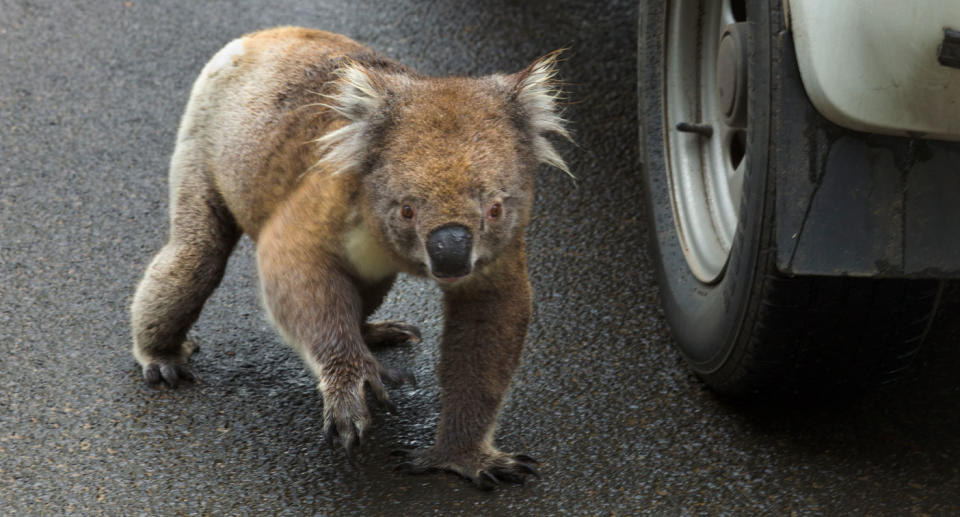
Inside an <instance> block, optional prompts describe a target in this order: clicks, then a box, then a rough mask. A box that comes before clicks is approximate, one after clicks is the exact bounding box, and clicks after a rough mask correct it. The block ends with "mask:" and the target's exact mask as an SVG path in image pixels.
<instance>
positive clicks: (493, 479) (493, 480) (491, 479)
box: [480, 470, 500, 485]
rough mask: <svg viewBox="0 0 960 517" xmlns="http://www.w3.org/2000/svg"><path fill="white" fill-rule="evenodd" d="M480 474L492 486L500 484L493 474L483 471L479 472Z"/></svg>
mask: <svg viewBox="0 0 960 517" xmlns="http://www.w3.org/2000/svg"><path fill="white" fill-rule="evenodd" d="M480 474H482V475H483V477H485V478H487V479H488V480H490V481H491V482H492V483H493V484H494V485H499V484H500V480H499V479H497V476H494V475H493V472H490V471H489V470H484V471H481V472H480Z"/></svg>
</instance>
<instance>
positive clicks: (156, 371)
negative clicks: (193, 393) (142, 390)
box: [143, 361, 200, 388]
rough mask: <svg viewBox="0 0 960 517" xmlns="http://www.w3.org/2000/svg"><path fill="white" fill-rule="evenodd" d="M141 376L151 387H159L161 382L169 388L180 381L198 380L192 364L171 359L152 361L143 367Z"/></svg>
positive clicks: (198, 377) (175, 385)
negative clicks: (175, 361)
mask: <svg viewBox="0 0 960 517" xmlns="http://www.w3.org/2000/svg"><path fill="white" fill-rule="evenodd" d="M143 378H144V380H146V381H147V384H148V385H149V386H150V387H153V388H159V387H160V386H161V385H162V384H163V383H166V384H167V385H168V386H170V387H171V388H176V387H177V386H179V385H180V383H181V382H197V381H199V380H200V376H199V375H197V371H196V370H195V369H194V368H193V366H190V365H189V364H187V363H174V362H171V361H154V362H151V363H149V364H147V365H146V366H144V367H143Z"/></svg>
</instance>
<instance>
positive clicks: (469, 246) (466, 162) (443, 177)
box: [364, 85, 536, 282]
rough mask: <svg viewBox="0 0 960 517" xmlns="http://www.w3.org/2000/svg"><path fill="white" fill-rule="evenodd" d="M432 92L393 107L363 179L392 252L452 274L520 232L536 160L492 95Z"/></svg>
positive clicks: (469, 268) (444, 275)
mask: <svg viewBox="0 0 960 517" xmlns="http://www.w3.org/2000/svg"><path fill="white" fill-rule="evenodd" d="M444 86H449V85H444ZM454 86H455V85H454ZM432 93H433V95H422V96H420V97H418V98H417V99H416V100H415V101H413V102H410V103H409V104H406V105H402V106H399V107H398V109H397V112H396V113H395V115H394V119H393V124H392V129H391V130H390V131H387V132H386V133H385V134H384V135H383V138H384V141H383V143H382V145H381V146H380V148H379V156H378V157H377V158H376V159H375V160H374V161H373V162H372V164H371V170H370V171H369V173H368V174H367V176H366V177H365V179H364V186H365V191H366V193H367V195H368V199H369V202H370V203H371V205H372V207H373V211H374V213H375V214H376V215H377V217H378V219H379V222H380V224H381V230H382V232H381V233H382V234H383V235H384V236H385V237H386V239H387V240H388V241H389V243H390V245H391V246H392V247H393V249H394V251H395V252H396V253H397V254H399V255H400V256H402V257H403V258H404V259H406V260H407V261H409V262H410V263H412V264H413V265H414V267H416V268H418V269H419V270H420V271H421V272H423V273H425V274H428V275H430V276H432V277H434V278H436V279H438V280H440V281H443V282H455V281H457V280H459V279H461V278H463V277H466V276H467V275H469V274H470V273H471V272H473V271H476V270H477V269H478V268H482V267H483V266H484V265H486V264H489V263H490V262H492V261H493V260H494V259H495V258H496V257H497V255H498V254H499V253H500V252H501V251H502V250H503V248H504V247H506V246H507V245H508V244H509V243H511V242H512V241H513V240H514V239H515V238H518V237H519V236H520V235H521V234H522V232H523V229H524V227H525V226H526V224H527V221H528V220H529V217H530V206H531V203H532V201H533V183H534V182H533V173H534V169H535V167H536V160H534V159H532V155H531V153H530V151H529V149H525V146H527V145H529V144H528V143H525V142H524V141H523V140H524V138H523V135H522V134H521V133H520V131H519V130H518V128H517V127H516V126H515V125H514V123H513V122H512V121H511V120H510V118H509V113H507V112H506V111H505V103H503V102H499V101H498V99H497V98H496V97H494V96H493V95H492V94H487V95H483V94H480V93H478V92H473V93H474V94H475V95H474V96H473V97H470V96H468V95H467V94H466V93H465V92H463V91H460V92H457V94H456V95H454V94H452V92H445V91H435V92H432ZM465 97H466V98H465ZM447 98H449V99H457V100H458V101H459V102H458V103H451V104H444V100H445V99H447Z"/></svg>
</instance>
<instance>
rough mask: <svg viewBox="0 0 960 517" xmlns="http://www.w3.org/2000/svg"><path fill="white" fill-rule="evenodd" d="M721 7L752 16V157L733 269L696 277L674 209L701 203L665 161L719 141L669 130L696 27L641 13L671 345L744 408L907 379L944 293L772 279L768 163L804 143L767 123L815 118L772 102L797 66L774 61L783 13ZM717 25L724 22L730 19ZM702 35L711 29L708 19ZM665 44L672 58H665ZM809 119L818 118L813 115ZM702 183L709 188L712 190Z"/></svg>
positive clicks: (924, 285) (653, 8)
mask: <svg viewBox="0 0 960 517" xmlns="http://www.w3.org/2000/svg"><path fill="white" fill-rule="evenodd" d="M689 3H692V4H697V2H689ZM716 3H720V2H719V1H718V2H716ZM722 3H723V5H724V8H725V9H726V8H727V7H728V6H731V5H732V6H733V9H739V11H730V12H734V13H735V15H736V16H738V17H739V18H746V20H742V19H738V21H741V22H743V23H741V24H740V25H738V27H741V29H742V30H741V34H740V39H741V41H745V42H748V44H749V46H750V47H749V51H746V52H744V53H743V56H744V58H743V59H744V61H743V63H746V65H745V66H746V67H747V68H746V72H747V73H746V87H747V89H746V92H747V94H746V96H745V101H746V115H745V125H746V128H745V129H744V131H743V132H742V133H744V134H745V148H742V149H741V150H740V152H741V153H742V154H743V156H742V159H743V160H744V167H743V169H744V170H743V171H742V185H740V189H741V190H740V191H739V192H738V193H737V195H736V196H731V198H733V199H734V200H736V201H738V203H737V206H736V210H735V215H736V222H735V226H731V227H730V228H731V230H730V232H729V233H730V238H729V251H728V252H726V255H725V257H726V259H725V261H723V262H722V267H721V268H719V269H718V268H717V266H716V265H713V266H710V265H709V264H708V262H709V261H706V262H703V263H706V264H708V265H707V266H704V267H700V266H702V263H698V261H697V259H696V258H695V257H694V258H691V257H690V255H691V251H690V248H691V247H696V246H691V245H689V242H688V241H683V239H684V238H687V239H691V237H689V234H695V233H696V230H697V228H693V226H694V225H695V224H697V222H698V220H697V219H696V218H692V217H688V216H682V215H678V206H680V205H683V206H686V205H684V203H686V204H687V205H691V204H692V205H696V203H695V202H694V203H691V202H690V200H689V199H678V196H681V195H686V194H677V193H676V192H677V190H678V189H679V187H678V184H681V183H682V181H683V178H682V177H681V176H680V175H681V174H682V173H681V172H680V171H681V168H680V166H679V165H677V166H676V167H674V168H671V167H673V166H672V165H671V163H680V162H679V160H680V158H677V155H671V154H670V153H671V152H672V149H677V148H679V147H680V146H679V145H673V146H672V147H671V143H673V144H677V142H680V143H682V144H684V145H688V144H687V142H689V140H678V139H679V138H686V139H690V138H693V139H703V140H702V141H708V139H709V138H711V136H710V135H709V134H708V132H707V131H706V130H702V129H698V128H700V127H705V126H706V125H705V124H702V123H701V122H700V121H696V120H693V121H684V122H689V123H688V124H687V126H686V127H685V129H686V131H683V132H684V133H688V134H686V135H681V136H677V133H678V131H679V130H678V126H677V125H676V124H677V123H678V121H677V120H676V119H675V118H671V116H672V115H671V114H673V113H675V112H676V109H674V105H672V104H670V102H675V101H673V100H671V99H677V98H681V97H682V96H681V95H680V94H679V93H676V91H680V90H677V88H676V84H678V82H681V83H682V81H677V80H675V79H676V77H677V76H676V73H675V70H673V69H671V66H675V65H676V66H680V65H677V63H680V62H681V61H682V59H681V60H678V59H677V58H676V56H677V55H679V53H680V51H677V50H676V49H677V48H681V49H682V48H686V47H683V46H682V44H680V43H673V42H675V41H678V40H676V39H673V40H672V39H671V37H673V36H676V37H680V36H677V33H678V31H680V32H682V31H684V30H692V31H696V30H697V26H696V25H689V27H686V26H684V25H683V24H678V23H675V22H676V20H681V19H683V16H685V15H683V13H684V12H685V11H683V9H685V8H684V7H682V6H680V4H678V3H677V2H675V1H666V2H645V1H641V2H640V13H639V34H638V53H637V56H638V58H637V60H638V102H639V139H640V154H641V158H642V175H643V181H644V186H645V190H646V194H647V199H646V210H647V220H648V223H649V225H650V232H649V233H650V236H651V242H650V246H649V252H650V255H651V259H652V261H653V263H654V264H655V265H656V268H657V279H658V284H659V287H660V299H661V304H662V306H663V310H664V313H665V316H666V319H667V321H668V323H669V326H670V328H671V330H672V333H673V337H674V341H675V344H676V347H677V349H678V350H679V352H680V354H681V355H682V356H683V358H684V359H685V360H686V362H687V364H688V365H689V366H690V368H692V370H693V371H694V372H696V374H697V375H698V376H699V377H700V378H701V379H702V380H703V381H704V382H705V383H706V384H707V385H708V386H709V387H711V388H712V389H713V390H715V391H716V392H718V393H720V394H723V395H729V396H733V397H737V398H747V399H758V398H759V399H778V400H783V399H785V398H796V397H800V398H807V397H810V396H818V395H823V394H825V393H829V394H839V393H856V392H860V391H862V390H863V389H864V388H865V387H868V386H874V385H876V384H877V383H879V382H884V381H887V380H890V379H893V378H895V377H896V375H897V374H898V373H900V372H902V371H904V370H905V369H906V367H907V366H908V365H909V364H910V362H911V360H912V359H913V357H914V356H915V355H916V353H917V351H918V349H919V347H920V345H921V343H922V342H923V339H924V337H925V335H926V332H927V330H928V328H929V326H930V322H931V321H932V316H933V314H934V312H935V309H936V306H937V303H938V300H939V295H940V292H941V288H940V286H941V283H940V282H939V281H937V280H906V279H871V278H851V277H814V276H788V275H785V274H782V273H780V272H779V271H778V269H777V266H776V257H775V255H776V253H775V252H774V251H775V250H776V225H775V217H776V213H775V205H776V203H775V199H776V190H775V189H776V181H775V178H776V174H777V170H776V166H777V164H776V163H775V162H776V161H775V160H771V159H769V156H772V155H773V153H774V152H775V151H776V149H775V148H774V147H773V146H787V145H799V143H797V144H795V143H793V142H775V141H772V140H771V120H775V121H776V123H777V124H790V123H794V124H799V123H804V121H805V120H806V121H807V122H809V120H811V118H809V117H808V118H806V119H804V118H796V117H793V118H789V117H788V118H782V117H778V114H779V113H780V112H781V110H782V107H781V106H780V105H778V102H780V99H779V98H778V97H777V96H776V95H772V94H771V78H776V77H783V76H790V77H798V74H797V72H796V63H795V61H794V60H792V59H791V60H784V59H773V58H772V57H771V53H772V51H771V48H775V44H776V38H777V37H778V35H782V34H784V27H783V17H782V13H781V12H780V6H781V3H780V2H767V1H760V0H756V1H753V0H747V1H746V2H737V1H736V0H734V1H732V2H731V1H730V0H726V1H724V2H722ZM704 5H706V6H709V5H711V2H701V3H700V7H698V9H700V10H701V11H702V10H703V9H709V7H703V6H704ZM678 13H679V14H678ZM690 16H698V15H695V14H691V15H690ZM721 16H729V12H727V14H724V15H721ZM722 20H723V18H721V21H722ZM671 22H674V23H671ZM698 23H699V24H703V22H702V20H700V22H698ZM728 27H729V25H728ZM719 30H720V31H721V32H723V29H722V28H721V29H719ZM697 37H698V38H700V39H703V38H702V37H701V36H697ZM724 37H726V33H724ZM698 44H699V43H698ZM670 45H672V46H670ZM719 45H722V43H721V44H718V46H719ZM668 46H670V47H669V48H670V49H673V50H671V51H670V53H668V52H667V50H668ZM716 59H719V58H716ZM687 61H689V60H687ZM788 67H789V68H788ZM786 72H789V73H786ZM670 74H674V75H670ZM690 76H691V77H693V76H697V74H690ZM681 78H682V77H681ZM699 80H702V79H699ZM714 80H717V79H714ZM675 90H676V91H675ZM688 97H689V96H688ZM684 98H686V97H684ZM676 102H679V101H676ZM723 105H724V106H725V105H726V104H723ZM808 109H809V110H810V112H811V114H812V116H813V117H818V119H819V116H818V115H817V114H816V113H815V112H814V111H813V108H812V107H809V108H808ZM688 111H689V112H690V113H697V112H699V110H692V111H691V110H688ZM690 128H692V129H690ZM696 131H700V133H696ZM691 132H694V133H695V134H689V133H691ZM716 136H717V135H716V134H713V136H712V137H713V138H715V137H716ZM698 145H703V146H705V145H706V144H698ZM812 152H816V150H814V151H812ZM702 154H706V151H704V153H702ZM671 156H673V159H671ZM681 158H683V157H681ZM815 159H816V157H814V158H811V161H813V160H815ZM704 163H707V162H704ZM724 163H726V162H724ZM785 165H787V166H788V165H789V164H785ZM707 175H708V173H707V172H703V173H702V174H701V176H702V177H704V178H705V177H707ZM728 176H729V175H728ZM702 181H703V182H704V183H705V184H706V181H707V180H702ZM681 186H682V185H681ZM704 188H706V187H704ZM704 197H705V198H706V199H708V200H709V199H710V198H709V195H705V196H704ZM709 202H710V201H707V203H709ZM681 208H682V207H681ZM701 208H702V207H701ZM694 211H695V210H694ZM700 211H701V212H704V211H706V212H710V210H703V209H701V210H700ZM681 217H687V219H684V220H681V219H680V218H681ZM705 217H711V216H709V215H708V216H705ZM700 222H702V221H700ZM684 225H686V226H684ZM717 226H719V223H718V225H715V227H717ZM684 232H686V233H684ZM718 232H719V231H718ZM710 242H712V241H710ZM708 247H709V246H708ZM721 251H723V250H721ZM704 271H706V273H704ZM705 278H706V280H705Z"/></svg>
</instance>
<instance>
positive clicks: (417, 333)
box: [410, 327, 423, 343]
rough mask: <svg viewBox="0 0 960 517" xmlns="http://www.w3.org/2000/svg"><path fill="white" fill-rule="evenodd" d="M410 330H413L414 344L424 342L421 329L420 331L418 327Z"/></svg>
mask: <svg viewBox="0 0 960 517" xmlns="http://www.w3.org/2000/svg"><path fill="white" fill-rule="evenodd" d="M410 329H411V332H410V334H411V335H412V338H411V341H413V342H414V343H419V342H420V341H422V340H423V336H422V335H420V329H418V328H417V327H411V328H410Z"/></svg>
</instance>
